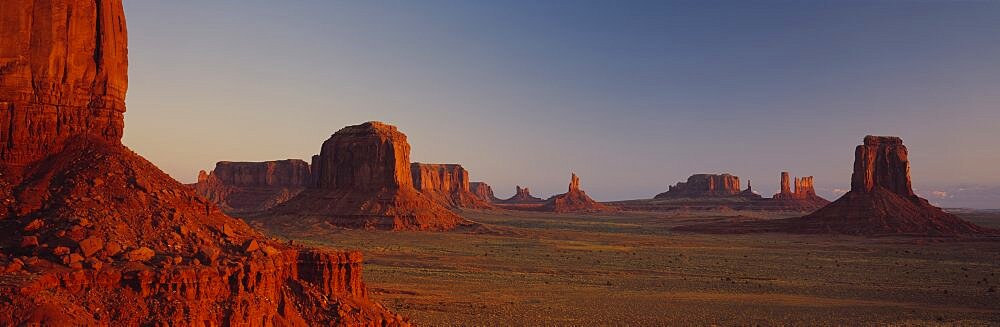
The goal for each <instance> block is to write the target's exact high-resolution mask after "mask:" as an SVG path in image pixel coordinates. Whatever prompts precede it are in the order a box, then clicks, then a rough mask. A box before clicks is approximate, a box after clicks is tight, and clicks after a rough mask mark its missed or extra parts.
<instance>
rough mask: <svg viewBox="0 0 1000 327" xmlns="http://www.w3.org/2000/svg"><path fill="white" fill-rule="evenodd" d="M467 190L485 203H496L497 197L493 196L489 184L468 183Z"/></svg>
mask: <svg viewBox="0 0 1000 327" xmlns="http://www.w3.org/2000/svg"><path fill="white" fill-rule="evenodd" d="M469 190H470V191H472V194H475V195H476V197H478V198H479V199H480V200H483V201H486V202H487V203H493V202H497V201H499V200H500V199H497V196H496V195H495V194H493V188H492V187H490V185H489V184H486V183H484V182H470V183H469Z"/></svg>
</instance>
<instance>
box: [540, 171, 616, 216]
mask: <svg viewBox="0 0 1000 327" xmlns="http://www.w3.org/2000/svg"><path fill="white" fill-rule="evenodd" d="M541 209H542V210H543V211H552V212H560V213H565V212H601V211H613V210H614V208H611V207H609V206H606V205H603V204H601V203H598V202H597V201H594V199H591V198H590V196H588V195H587V192H584V191H583V190H582V189H580V178H579V177H577V176H576V174H575V173H574V174H572V176H570V182H569V188H568V190H567V191H566V193H563V194H559V195H556V196H553V197H551V198H549V199H548V200H547V201H546V202H545V204H544V205H542V207H541Z"/></svg>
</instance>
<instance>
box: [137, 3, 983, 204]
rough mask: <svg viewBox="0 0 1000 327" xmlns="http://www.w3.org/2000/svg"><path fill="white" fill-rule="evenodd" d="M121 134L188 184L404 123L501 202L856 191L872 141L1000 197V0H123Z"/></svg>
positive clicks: (415, 138) (916, 166) (438, 158)
mask: <svg viewBox="0 0 1000 327" xmlns="http://www.w3.org/2000/svg"><path fill="white" fill-rule="evenodd" d="M125 8H126V12H127V16H128V23H129V37H130V53H129V54H130V60H131V67H130V68H131V70H130V90H129V95H128V106H129V109H128V113H127V114H126V122H127V124H126V133H125V143H126V144H127V145H129V146H130V147H132V148H133V149H135V150H136V151H137V152H139V153H141V154H143V155H144V156H146V157H147V158H149V159H150V160H152V161H153V162H155V163H156V164H157V165H159V166H160V167H161V168H163V169H164V170H166V171H167V172H168V173H170V174H171V175H172V176H174V177H175V178H178V179H180V180H181V181H186V182H190V181H192V180H194V179H195V177H196V176H197V172H198V170H200V169H210V168H211V167H213V165H214V163H215V162H216V161H219V160H245V161H259V160H270V159H283V158H308V157H309V156H311V155H312V154H315V153H317V152H318V151H319V147H320V144H321V143H322V142H323V141H324V140H325V139H326V138H328V137H329V135H330V134H332V133H333V132H335V131H336V130H338V129H339V128H341V127H343V126H345V125H350V124H356V123H360V122H364V121H368V120H381V121H386V122H389V123H393V124H396V125H398V126H399V127H400V128H401V129H402V131H403V132H405V133H406V134H407V135H408V136H409V139H410V144H411V145H412V148H413V152H412V159H413V160H414V161H421V162H442V163H453V162H454V163H462V164H464V165H465V167H466V168H468V169H469V170H470V171H471V172H472V174H473V179H474V180H484V181H487V182H489V183H490V184H492V185H493V186H494V189H495V190H496V191H497V193H498V194H499V195H501V196H507V195H510V194H511V193H513V188H514V185H515V184H520V185H526V186H529V187H531V188H532V190H533V191H534V193H537V194H536V195H539V196H548V195H551V194H553V193H557V192H563V191H564V190H565V188H566V185H567V184H568V183H569V174H570V172H571V171H575V172H577V173H578V174H579V175H580V176H581V178H582V182H583V188H584V189H585V190H587V191H588V193H590V194H591V195H592V196H594V197H595V198H597V199H600V200H615V199H628V198H643V197H650V196H652V195H654V194H656V193H658V192H662V191H664V190H666V188H667V185H668V184H673V183H675V182H677V181H680V180H682V179H685V178H686V177H687V176H688V175H691V174H693V173H708V172H730V173H733V174H736V175H738V176H740V177H742V178H743V180H744V185H745V183H746V182H745V180H746V178H747V177H750V178H752V179H753V182H754V186H755V189H757V190H759V191H761V192H762V193H764V194H765V195H770V194H771V193H773V192H774V191H775V190H776V189H777V182H778V173H779V171H781V170H789V171H791V172H792V174H793V175H815V176H816V184H817V187H818V188H819V191H820V192H821V193H822V194H823V195H826V196H828V197H833V193H832V190H833V189H836V188H840V189H845V188H848V187H849V184H850V173H851V164H852V161H853V153H854V146H855V145H857V144H859V143H860V142H861V138H862V137H863V136H864V135H865V134H885V135H898V136H901V137H903V139H904V141H905V142H906V144H907V145H908V146H909V147H910V152H911V160H912V162H913V165H912V172H913V176H914V178H915V181H916V186H917V187H918V189H922V190H924V191H927V190H930V189H931V188H937V187H944V186H954V185H961V184H984V185H1000V164H998V163H1000V2H995V1H994V2H988V1H875V2H853V1H788V2H771V1H732V2H713V1H693V2H667V1H649V2H644V1H633V2H627V1H625V2H620V1H349V2H345V1H329V0H308V1H307V0H303V1H273V0H267V1H265V0H197V1H196V0H172V1H137V0H132V1H127V2H126V4H125Z"/></svg>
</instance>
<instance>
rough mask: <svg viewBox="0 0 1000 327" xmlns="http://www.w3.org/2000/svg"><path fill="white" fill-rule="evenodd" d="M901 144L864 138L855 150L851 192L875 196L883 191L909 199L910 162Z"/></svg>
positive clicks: (883, 138)
mask: <svg viewBox="0 0 1000 327" xmlns="http://www.w3.org/2000/svg"><path fill="white" fill-rule="evenodd" d="M907 156H908V153H907V151H906V146H904V145H903V140H901V139H900V138H898V137H893V136H871V135H869V136H866V137H865V140H864V144H862V145H859V146H858V147H857V149H855V150H854V174H853V175H851V191H857V192H869V193H870V192H874V191H875V190H876V189H878V188H883V189H885V190H888V191H889V192H893V193H896V194H899V195H901V196H912V195H913V188H912V187H911V185H910V160H909V159H908V158H907Z"/></svg>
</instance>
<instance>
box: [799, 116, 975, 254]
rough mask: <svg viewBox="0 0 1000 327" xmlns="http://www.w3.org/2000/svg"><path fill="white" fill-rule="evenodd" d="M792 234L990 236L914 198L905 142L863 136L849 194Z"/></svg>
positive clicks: (802, 220) (803, 222) (808, 218)
mask: <svg viewBox="0 0 1000 327" xmlns="http://www.w3.org/2000/svg"><path fill="white" fill-rule="evenodd" d="M789 229H791V230H793V231H800V232H837V233H844V234H861V235H877V234H915V235H931V236H935V235H939V236H953V235H962V234H983V233H987V232H990V230H988V229H985V228H982V227H979V226H976V225H975V224H972V223H970V222H967V221H964V220H962V219H960V218H958V217H956V216H955V215H952V214H949V213H947V212H944V211H943V210H941V209H940V208H938V207H935V206H933V205H931V204H930V203H929V202H927V200H926V199H923V198H920V197H919V196H917V195H916V194H915V193H914V192H913V187H912V186H911V181H910V161H909V159H908V151H907V149H906V146H905V145H903V140H902V139H900V138H898V137H892V136H871V135H869V136H865V138H864V143H863V144H861V145H859V146H858V147H857V149H856V150H855V151H854V173H853V175H852V176H851V191H850V192H847V194H844V196H842V197H841V198H840V199H837V200H836V201H834V202H833V203H831V204H830V205H828V206H826V207H823V208H822V209H820V210H818V211H816V212H814V213H812V214H810V215H808V216H805V217H802V218H797V219H792V220H791V221H790V224H789Z"/></svg>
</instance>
